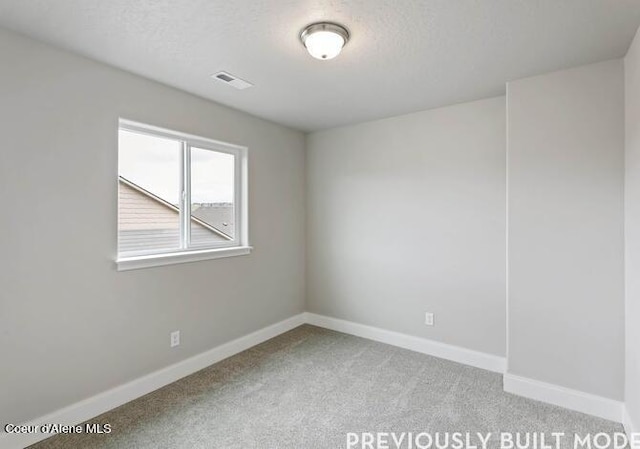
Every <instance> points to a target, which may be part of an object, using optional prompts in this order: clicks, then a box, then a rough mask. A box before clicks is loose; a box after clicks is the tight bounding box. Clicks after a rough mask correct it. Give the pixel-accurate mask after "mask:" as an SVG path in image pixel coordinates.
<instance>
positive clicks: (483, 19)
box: [0, 0, 640, 130]
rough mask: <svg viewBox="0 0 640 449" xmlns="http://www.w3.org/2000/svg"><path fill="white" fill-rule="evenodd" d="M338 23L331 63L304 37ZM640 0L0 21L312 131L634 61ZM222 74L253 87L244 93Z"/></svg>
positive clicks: (50, 10)
mask: <svg viewBox="0 0 640 449" xmlns="http://www.w3.org/2000/svg"><path fill="white" fill-rule="evenodd" d="M319 20H330V21H336V22H339V23H342V24H344V25H345V26H346V27H347V28H349V30H350V32H351V35H352V38H351V41H350V42H349V43H348V45H347V46H346V47H345V49H344V51H343V53H342V54H341V55H340V56H339V57H338V58H336V59H334V60H331V61H317V60H315V59H313V58H311V57H310V56H309V55H308V54H307V53H306V51H305V50H304V48H303V46H302V45H301V44H300V42H299V40H298V34H299V32H300V30H301V29H302V28H303V27H304V26H305V25H307V24H309V23H311V22H315V21H319ZM639 24H640V0H422V1H418V0H395V1H392V0H352V1H344V0H343V1H341V0H270V1H269V0H231V1H228V0H227V1H221V0H178V1H177V0H108V1H104V0H56V1H52V0H0V25H2V26H5V27H7V28H10V29H13V30H16V31H19V32H22V33H24V34H27V35H30V36H33V37H35V38H38V39H41V40H44V41H46V42H49V43H52V44H54V45H58V46H61V47H63V48H67V49H70V50H73V51H76V52H78V53H81V54H84V55H87V56H90V57H92V58H95V59H97V60H100V61H104V62H106V63H109V64H112V65H115V66H117V67H121V68H124V69H126V70H129V71H131V72H134V73H138V74H140V75H143V76H146V77H148V78H152V79H155V80H158V81H161V82H164V83H166V84H169V85H173V86H176V87H178V88H181V89H184V90H186V91H189V92H192V93H194V94H197V95H200V96H202V97H206V98H210V99H212V100H215V101H217V102H220V103H223V104H227V105H230V106H233V107H235V108H238V109H241V110H244V111H247V112H249V113H252V114H255V115H257V116H261V117H264V118H267V119H270V120H273V121H275V122H279V123H283V124H286V125H289V126H291V127H294V128H298V129H302V130H317V129H322V128H328V127H333V126H338V125H344V124H349V123H355V122H361V121H365V120H370V119H375V118H382V117H388V116H393V115H398V114H402V113H407V112H412V111H417V110H423V109H429V108H434V107H438V106H443V105H448V104H453V103H458V102H462V101H468V100H474V99H479V98H483V97H488V96H492V95H498V94H501V93H503V92H504V84H505V82H506V81H508V80H511V79H517V78H522V77H526V76H530V75H534V74H538V73H543V72H548V71H552V70H556V69H560V68H565V67H571V66H576V65H580V64H586V63H590V62H596V61H601V60H604V59H609V58H617V57H621V56H623V55H624V53H625V52H626V50H627V47H628V45H629V43H630V41H631V39H632V37H633V35H634V33H635V31H636V28H637V27H638V25H639ZM220 70H225V71H228V72H231V73H233V74H235V75H237V76H239V77H241V78H244V79H246V80H248V81H250V82H252V83H254V84H255V87H253V88H251V89H247V90H244V91H238V90H235V89H233V88H230V87H228V86H225V85H224V84H222V83H220V82H216V81H214V80H212V79H211V78H210V77H209V76H210V75H211V74H213V73H215V72H218V71H220Z"/></svg>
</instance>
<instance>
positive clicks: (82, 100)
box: [0, 30, 305, 422]
mask: <svg viewBox="0 0 640 449" xmlns="http://www.w3.org/2000/svg"><path fill="white" fill-rule="evenodd" d="M0 61H2V68H1V69H0V126H1V131H2V132H1V135H2V151H0V203H1V204H2V207H3V212H2V219H1V220H0V248H1V251H2V255H3V256H2V258H0V285H1V286H2V288H1V289H0V295H2V296H1V297H0V360H1V367H0V385H1V386H2V387H1V388H0V422H20V421H25V420H28V419H31V418H35V417H37V416H40V415H43V414H45V413H47V412H51V411H53V410H55V409H58V408H60V407H63V406H67V405H70V404H72V403H74V402H76V401H79V400H81V399H83V398H86V397H89V396H92V395H94V394H96V393H98V392H100V391H103V390H106V389H109V388H111V387H114V386H116V385H119V384H121V383H124V382H126V381H129V380H132V379H134V378H138V377H140V376H142V375H145V374H148V373H150V372H152V371H154V370H157V369H159V368H161V367H164V366H167V365H169V364H172V363H174V362H177V361H179V360H182V359H185V358H187V357H189V356H192V355H194V354H197V353H200V352H202V351H205V350H207V349H210V348H212V347H215V346H217V345H219V344H221V343H224V342H226V341H229V340H231V339H233V338H236V337H239V336H243V335H246V334H248V333H250V332H252V331H254V330H256V329H259V328H262V327H264V326H267V325H269V324H272V323H275V322H277V321H280V320H282V319H285V318H288V317H291V316H292V315H294V314H296V313H299V312H302V311H303V309H304V294H305V287H304V260H305V254H304V247H305V241H304V234H305V231H304V191H305V184H304V136H303V135H302V134H301V133H299V132H294V131H291V130H289V129H286V128H283V127H281V126H278V125H274V124H271V123H268V122H266V121H263V120H260V119H257V118H254V117H251V116H248V115H246V114H244V113H241V112H238V111H235V110H232V109H229V108H226V107H223V106H220V105H216V104H214V103H211V102H208V101H205V100H202V99H198V98H196V97H193V96H191V95H188V94H185V93H183V92H180V91H178V90H175V89H172V88H169V87H166V86H163V85H160V84H157V83H155V82H152V81H148V80H146V79H143V78H139V77H137V76H134V75H131V74H128V73H126V72H123V71H119V70H116V69H113V68H109V67H107V66H105V65H101V64H99V63H96V62H92V61H90V60H87V59H83V58H80V57H77V56H73V55H71V54H69V53H66V52H63V51H58V50H55V49H53V48H51V47H48V46H44V45H41V44H38V43H35V42H33V41H30V40H27V39H24V38H22V37H19V36H17V35H15V34H12V33H9V32H6V31H2V30H0ZM208 75H209V74H208V73H203V74H202V76H203V77H206V76H208ZM243 94H246V93H243ZM118 117H124V118H128V119H132V120H137V121H141V122H145V123H150V124H153V125H157V126H162V127H166V128H170V129H175V130H179V131H183V132H187V133H192V134H197V135H201V136H205V137H210V138H215V139H220V140H224V141H228V142H232V143H236V144H240V145H247V146H248V147H249V164H250V167H249V170H250V176H249V182H250V200H249V203H250V204H249V209H250V210H249V212H250V216H251V223H250V237H251V241H252V244H253V245H254V246H255V249H254V251H253V253H252V254H251V255H249V256H242V257H235V258H228V259H219V260H213V261H207V262H197V263H191V264H183V265H174V266H168V267H159V268H150V269H144V270H137V271H128V272H116V270H115V266H114V258H115V251H116V204H117V192H118V190H117V163H116V157H117V127H118ZM176 329H180V330H181V331H182V344H181V345H180V347H178V348H177V349H169V332H170V331H172V330H176Z"/></svg>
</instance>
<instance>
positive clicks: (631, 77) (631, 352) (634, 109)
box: [624, 32, 640, 432]
mask: <svg viewBox="0 0 640 449" xmlns="http://www.w3.org/2000/svg"><path fill="white" fill-rule="evenodd" d="M624 68H625V103H626V107H625V109H626V114H625V115H626V127H625V130H626V145H625V149H626V151H625V169H626V172H625V263H626V266H625V269H626V276H625V282H626V314H625V318H626V327H625V328H626V343H627V346H626V376H625V377H626V387H625V401H626V403H627V411H628V413H629V416H630V418H631V420H632V421H633V424H634V427H635V431H636V432H638V431H640V276H639V275H638V273H640V32H639V33H638V34H637V35H636V38H635V40H634V41H633V44H632V45H631V48H630V49H629V53H628V54H627V57H626V58H625V60H624Z"/></svg>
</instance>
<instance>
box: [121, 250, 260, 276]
mask: <svg viewBox="0 0 640 449" xmlns="http://www.w3.org/2000/svg"><path fill="white" fill-rule="evenodd" d="M252 249H253V248H252V247H251V246H235V247H233V248H216V249H206V250H200V251H184V252H180V253H168V254H152V255H149V256H135V257H121V258H119V259H117V260H116V265H117V267H118V271H127V270H138V269H140V268H149V267H161V266H163V265H174V264H177V263H187V262H198V261H200V260H210V259H221V258H223V257H234V256H244V255H246V254H249V253H251V250H252Z"/></svg>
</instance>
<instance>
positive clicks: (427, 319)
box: [424, 312, 433, 326]
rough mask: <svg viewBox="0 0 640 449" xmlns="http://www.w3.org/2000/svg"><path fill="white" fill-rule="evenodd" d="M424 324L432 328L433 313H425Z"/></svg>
mask: <svg viewBox="0 0 640 449" xmlns="http://www.w3.org/2000/svg"><path fill="white" fill-rule="evenodd" d="M424 324H426V325H427V326H433V313H431V312H427V313H425V314H424Z"/></svg>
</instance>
